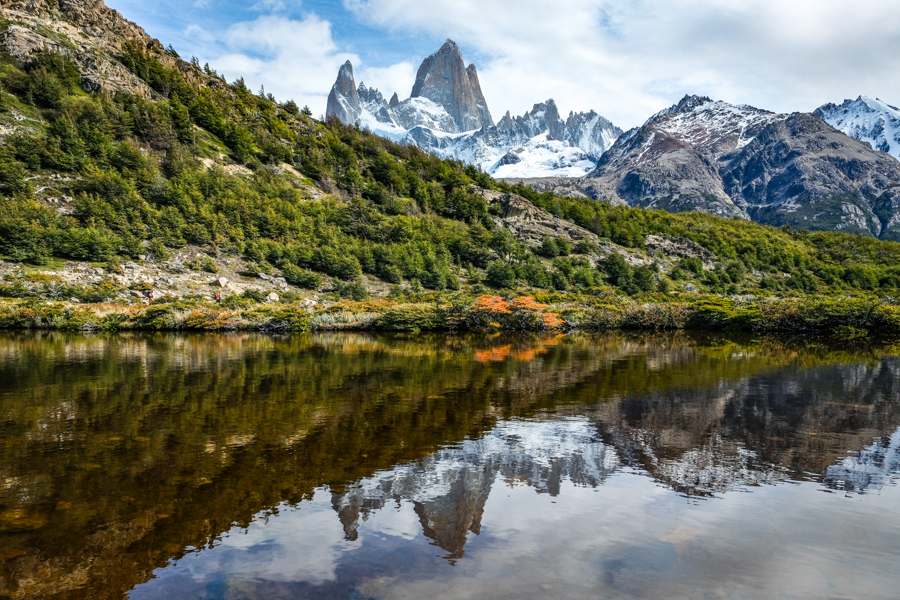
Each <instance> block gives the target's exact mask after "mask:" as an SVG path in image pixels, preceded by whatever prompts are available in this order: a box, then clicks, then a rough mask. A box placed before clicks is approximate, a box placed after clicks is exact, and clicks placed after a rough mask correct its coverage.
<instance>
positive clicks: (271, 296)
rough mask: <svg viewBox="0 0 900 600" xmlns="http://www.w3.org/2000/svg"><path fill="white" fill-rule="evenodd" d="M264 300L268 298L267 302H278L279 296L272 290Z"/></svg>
mask: <svg viewBox="0 0 900 600" xmlns="http://www.w3.org/2000/svg"><path fill="white" fill-rule="evenodd" d="M266 300H268V301H269V302H278V300H280V298H279V297H278V294H276V293H275V292H272V293H271V294H269V295H268V296H266Z"/></svg>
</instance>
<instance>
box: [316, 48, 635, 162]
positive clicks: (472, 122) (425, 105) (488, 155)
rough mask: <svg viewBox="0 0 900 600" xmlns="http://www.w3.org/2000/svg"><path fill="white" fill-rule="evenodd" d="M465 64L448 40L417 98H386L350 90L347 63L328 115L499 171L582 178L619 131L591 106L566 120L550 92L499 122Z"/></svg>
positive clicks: (423, 75) (428, 66)
mask: <svg viewBox="0 0 900 600" xmlns="http://www.w3.org/2000/svg"><path fill="white" fill-rule="evenodd" d="M463 64H464V63H463V60H462V54H461V53H460V51H459V48H458V47H457V46H456V44H454V43H453V42H451V41H448V42H447V43H446V44H444V46H443V47H442V48H441V49H440V50H439V51H438V52H436V53H435V54H433V55H431V56H430V57H428V58H427V59H426V60H425V61H424V62H423V63H422V66H421V67H420V69H419V74H418V77H417V79H416V85H415V87H414V88H413V91H412V97H410V98H407V99H406V100H403V101H402V102H401V101H400V99H399V97H398V95H397V94H396V93H395V94H394V95H393V97H391V100H390V102H386V101H385V99H384V97H383V96H382V95H381V93H380V92H379V91H378V90H375V89H371V88H367V87H366V86H365V84H360V86H359V88H357V89H355V90H353V89H352V88H353V85H352V84H351V83H352V67H348V65H344V66H343V67H342V68H341V73H340V74H339V75H338V82H336V83H335V87H334V88H332V92H331V96H329V102H328V116H329V117H337V118H339V119H341V120H342V121H343V122H345V123H359V124H360V125H361V126H364V127H368V128H369V129H371V130H372V131H373V132H375V133H378V134H379V135H383V136H385V137H389V138H391V139H394V140H396V141H399V142H402V143H409V144H415V145H417V146H419V147H420V148H423V149H425V150H428V151H431V152H433V153H435V154H437V155H438V156H440V157H442V158H453V159H457V160H461V161H463V162H466V163H469V164H476V165H479V166H480V167H481V168H482V169H483V170H485V171H486V172H488V173H491V174H493V175H496V176H500V177H504V176H505V177H514V176H517V177H537V176H551V175H555V176H564V177H581V176H583V175H584V174H585V173H587V172H589V171H591V170H593V169H594V167H595V165H596V163H597V160H598V159H599V158H600V156H601V155H602V154H603V152H604V151H605V150H606V149H608V148H609V147H610V146H612V144H613V142H615V140H616V138H618V137H619V136H620V135H621V134H622V130H621V129H619V128H618V127H616V126H615V125H613V124H612V123H610V122H609V121H608V120H606V119H604V118H603V117H601V116H600V115H598V114H597V113H596V112H594V111H590V112H587V113H569V116H568V118H567V119H566V120H563V119H562V118H561V117H560V114H559V110H558V109H557V106H556V103H555V102H554V101H553V100H552V99H550V100H548V101H547V102H542V103H539V104H535V105H534V108H532V110H531V111H530V112H528V113H525V114H524V115H522V116H520V117H512V116H511V115H510V114H509V112H507V113H506V115H505V116H504V117H503V118H502V119H501V120H500V123H498V124H497V125H496V126H495V125H494V124H493V119H492V118H491V115H490V111H489V110H488V108H487V102H486V101H485V100H484V96H483V94H482V92H481V86H480V85H479V83H478V74H477V72H476V70H475V67H474V65H470V66H469V67H468V68H464V66H463ZM348 68H349V71H350V72H349V73H348V72H347V71H348ZM357 103H358V105H359V109H358V110H357V108H356V106H357ZM346 107H351V108H349V109H348V108H346ZM445 134H455V135H445Z"/></svg>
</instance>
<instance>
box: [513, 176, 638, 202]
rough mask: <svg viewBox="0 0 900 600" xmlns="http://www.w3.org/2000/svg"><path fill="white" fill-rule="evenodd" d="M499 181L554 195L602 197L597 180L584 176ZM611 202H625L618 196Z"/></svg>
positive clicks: (517, 178)
mask: <svg viewBox="0 0 900 600" xmlns="http://www.w3.org/2000/svg"><path fill="white" fill-rule="evenodd" d="M499 180H500V181H505V182H506V183H510V184H516V183H521V184H524V185H527V186H528V187H530V188H534V189H536V190H537V191H539V192H550V193H552V194H554V195H556V196H561V197H564V198H565V197H568V198H593V199H598V198H603V196H604V193H605V188H601V187H598V184H597V180H595V179H585V178H584V177H501V178H499ZM612 202H613V204H625V203H624V202H623V201H622V200H621V199H619V198H613V199H612Z"/></svg>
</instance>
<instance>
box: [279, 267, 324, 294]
mask: <svg viewBox="0 0 900 600" xmlns="http://www.w3.org/2000/svg"><path fill="white" fill-rule="evenodd" d="M281 273H282V274H283V275H284V278H285V280H287V282H288V283H290V284H291V285H295V286H297V287H298V288H303V289H305V290H317V289H319V288H320V287H322V278H321V277H319V276H318V275H316V274H315V273H312V272H311V271H306V270H305V269H301V268H300V267H297V266H294V265H292V264H290V263H288V264H285V265H283V266H282V267H281Z"/></svg>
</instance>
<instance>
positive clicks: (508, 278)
mask: <svg viewBox="0 0 900 600" xmlns="http://www.w3.org/2000/svg"><path fill="white" fill-rule="evenodd" d="M487 282H488V283H489V284H490V285H492V286H494V287H496V288H512V287H514V286H515V285H516V270H515V269H514V268H513V266H512V265H510V264H509V263H507V262H505V261H502V260H495V261H494V262H492V263H491V264H489V265H488V268H487Z"/></svg>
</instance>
